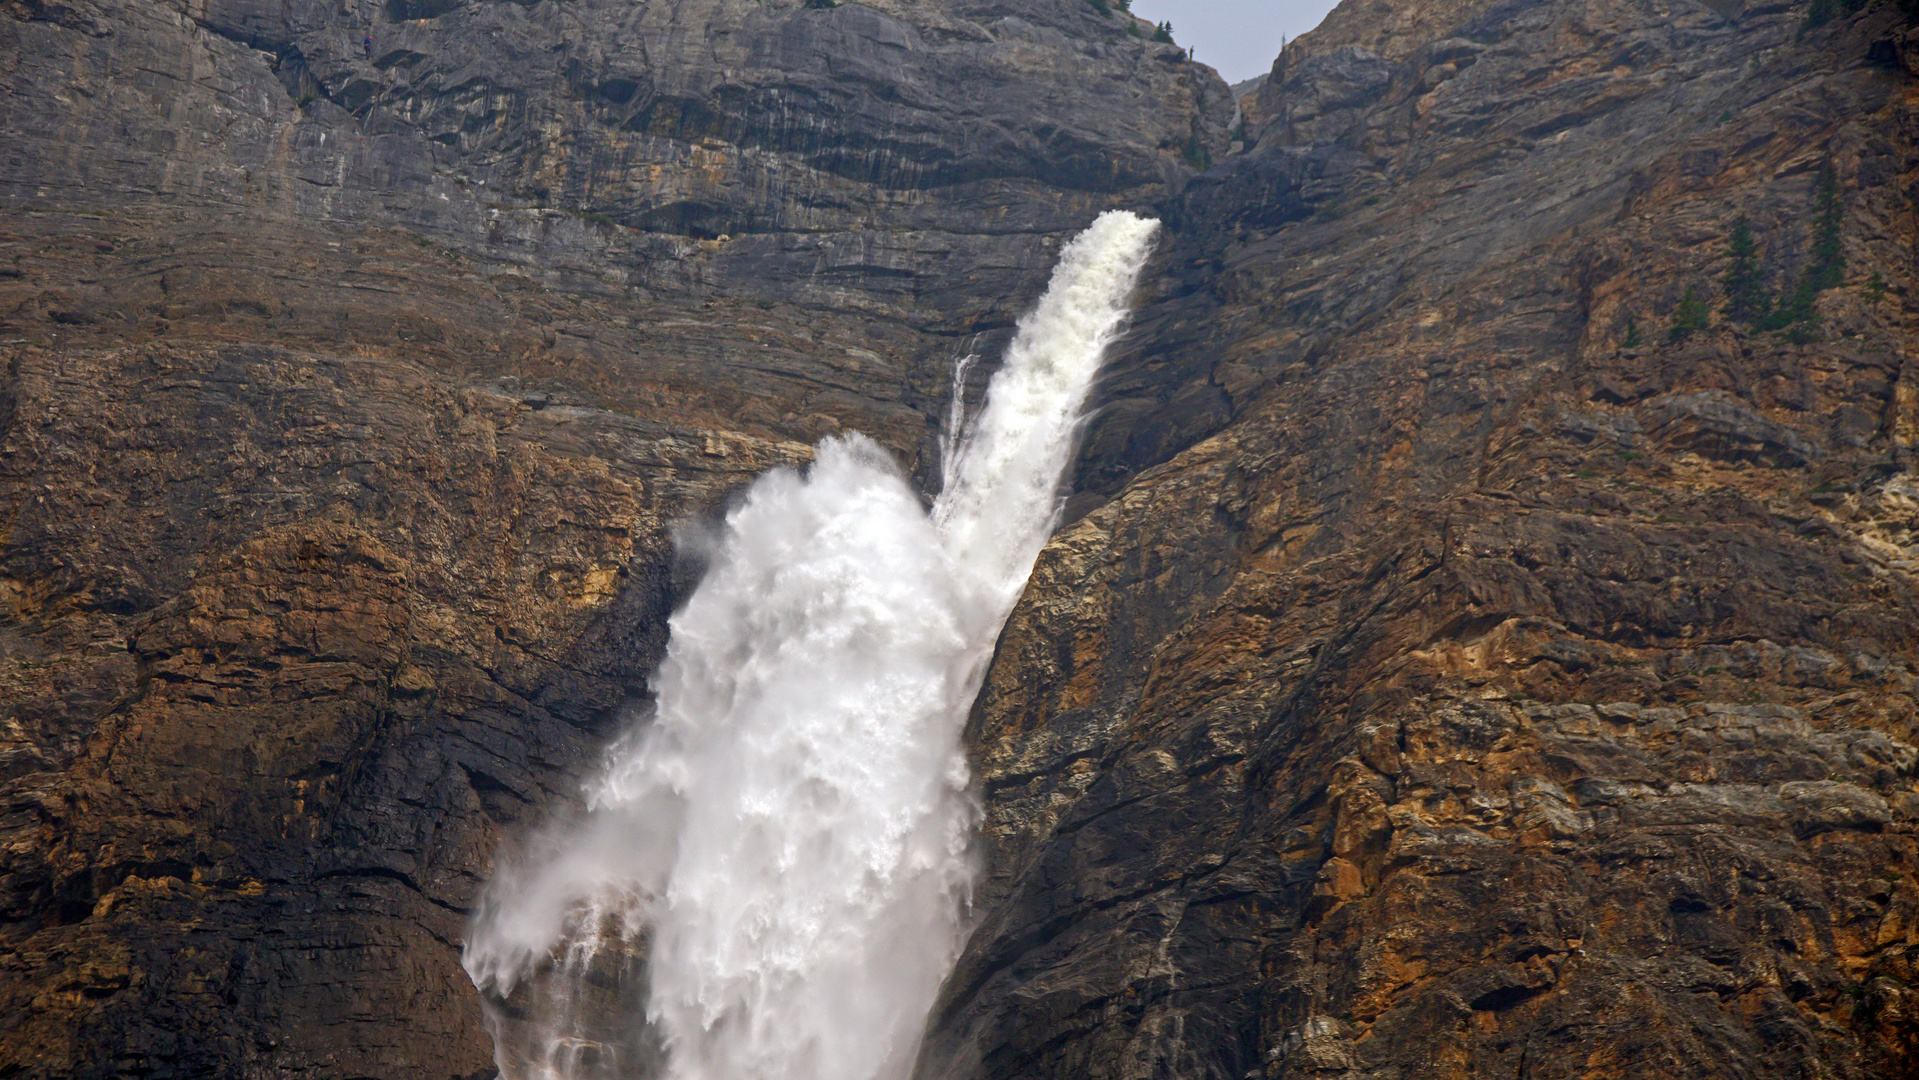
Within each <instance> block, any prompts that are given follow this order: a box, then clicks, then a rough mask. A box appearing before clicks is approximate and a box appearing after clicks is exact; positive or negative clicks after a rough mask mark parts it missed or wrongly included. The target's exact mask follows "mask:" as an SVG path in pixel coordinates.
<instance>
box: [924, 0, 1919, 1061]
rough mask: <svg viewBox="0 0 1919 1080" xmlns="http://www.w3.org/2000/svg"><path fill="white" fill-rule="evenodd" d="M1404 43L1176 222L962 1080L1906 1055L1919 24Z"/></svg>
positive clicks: (1549, 17)
mask: <svg viewBox="0 0 1919 1080" xmlns="http://www.w3.org/2000/svg"><path fill="white" fill-rule="evenodd" d="M1395 12H1396V13H1397V14H1395V16H1394V18H1393V19H1390V20H1386V21H1381V20H1379V19H1376V18H1374V17H1373V15H1372V14H1371V13H1370V11H1369V9H1367V8H1364V7H1354V6H1342V8H1341V9H1340V10H1339V11H1338V12H1336V13H1335V15H1334V16H1333V17H1330V18H1329V19H1328V20H1327V22H1326V24H1325V26H1324V27H1322V29H1321V30H1319V31H1316V32H1315V33H1314V34H1312V35H1307V36H1306V37H1305V38H1303V39H1302V40H1301V41H1300V42H1299V43H1298V44H1297V45H1296V46H1295V48H1294V49H1289V51H1288V53H1287V55H1286V56H1285V57H1283V58H1282V59H1281V61H1280V63H1278V64H1276V65H1275V69H1274V72H1273V74H1272V76H1271V78H1270V79H1269V81H1268V82H1267V84H1266V85H1265V86H1264V87H1263V88H1262V89H1261V90H1260V91H1259V93H1260V95H1261V97H1260V102H1261V104H1262V106H1263V109H1262V111H1263V112H1264V114H1265V115H1266V116H1267V117H1268V118H1269V119H1268V120H1267V123H1266V126H1265V127H1264V128H1263V129H1262V130H1259V131H1257V132H1255V133H1252V140H1253V146H1252V149H1251V150H1250V151H1249V152H1248V153H1247V154H1245V155H1244V156H1241V157H1235V158H1233V159H1231V160H1229V161H1227V162H1226V163H1224V164H1222V165H1221V166H1220V167H1217V168H1215V169H1214V170H1213V171H1211V172H1209V173H1208V174H1207V175H1205V176H1203V177H1201V178H1200V179H1199V181H1198V182H1196V183H1195V184H1193V185H1191V186H1189V187H1188V188H1187V189H1186V191H1185V192H1184V193H1183V194H1182V195H1180V196H1179V197H1178V198H1176V199H1174V200H1173V201H1172V202H1171V203H1169V204H1168V208H1167V209H1168V216H1169V220H1170V221H1171V222H1172V223H1173V225H1174V228H1175V229H1176V231H1177V234H1178V236H1179V243H1178V246H1176V247H1175V248H1173V249H1172V250H1170V251H1169V252H1168V253H1167V260H1166V271H1165V273H1164V274H1163V275H1162V278H1161V280H1162V281H1164V282H1166V284H1165V286H1164V287H1163V288H1162V291H1161V294H1160V295H1159V296H1158V297H1156V298H1155V300H1154V301H1153V302H1152V303H1151V304H1149V306H1148V307H1147V309H1146V311H1145V313H1144V314H1143V316H1142V318H1141V320H1140V333H1139V335H1138V336H1137V337H1136V338H1135V339H1134V343H1135V351H1134V352H1133V353H1132V355H1131V357H1130V358H1129V359H1127V360H1124V361H1122V370H1123V371H1124V372H1125V374H1123V375H1122V376H1121V377H1120V378H1119V379H1118V380H1116V384H1115V387H1114V394H1115V400H1114V403H1113V405H1112V410H1111V412H1110V413H1109V416H1111V417H1112V418H1111V419H1106V420H1102V421H1099V422H1096V423H1095V425H1094V428H1093V430H1092V433H1091V437H1090V439H1089V443H1088V447H1087V453H1086V461H1085V463H1084V464H1085V468H1083V470H1082V471H1081V473H1080V478H1079V483H1080V485H1081V490H1080V493H1079V495H1078V496H1077V497H1076V504H1075V505H1076V506H1079V507H1084V508H1086V509H1085V513H1084V516H1083V517H1081V518H1079V520H1077V521H1076V522H1075V523H1073V524H1072V525H1071V526H1070V527H1068V528H1067V529H1066V530H1065V531H1063V532H1062V534H1061V535H1060V536H1059V537H1058V538H1057V540H1056V541H1055V543H1054V544H1053V546H1052V547H1051V548H1050V549H1049V550H1048V554H1047V557H1046V558H1045V559H1044V560H1043V561H1042V564H1041V566H1040V568H1039V570H1038V571H1037V573H1036V576H1035V579H1034V582H1033V584H1032V586H1031V587H1030V588H1029V590H1028V594H1027V597H1026V601H1025V602H1024V603H1023V604H1022V606H1021V608H1020V610H1019V612H1018V613H1016V615H1015V618H1014V622H1013V624H1012V626H1011V627H1010V628H1009V629H1008V631H1007V633H1006V634H1005V636H1004V638H1003V640H1002V645H1001V650H1000V653H999V656H998V658H997V660H996V664H995V667H994V669H993V672H992V675H991V679H990V682H989V685H988V689H987V693H986V695H985V697H984V699H983V702H982V705H981V707H980V709H979V710H978V712H977V714H976V717H975V722H974V727H973V738H974V740H975V745H976V746H977V748H978V760H979V762H980V769H981V773H982V783H983V786H984V790H985V792H986V793H987V806H988V820H989V826H988V836H989V840H988V844H987V847H988V854H987V859H986V862H987V865H988V867H989V868H990V872H989V877H988V880H987V882H986V886H985V889H984V895H983V896H982V898H981V909H982V912H983V921H982V925H981V929H980V930H979V932H978V933H977V934H976V936H975V937H974V939H973V943H972V947H971V948H970V949H969V952H968V955H967V956H966V957H965V958H964V959H963V960H962V962H961V966H960V969H959V971H958V973H957V974H956V976H955V978H954V981H953V983H952V985H951V987H950V988H949V999H948V1005H947V1008H946V1010H945V1011H944V1012H943V1013H942V1014H941V1016H940V1017H939V1020H938V1022H937V1023H936V1026H935V1032H936V1034H935V1040H934V1042H933V1044H932V1046H931V1048H930V1050H929V1070H928V1071H929V1074H932V1075H943V1076H961V1075H978V1076H1069V1075H1070V1076H1098V1077H1133V1076H1183V1077H1198V1076H1213V1077H1222V1078H1224V1077H1244V1076H1265V1077H1288V1078H1292V1077H1308V1076H1311V1077H1333V1076H1337V1077H1367V1078H1385V1077H1495V1076H1498V1077H1507V1076H1520V1077H1640V1076H1643V1077H1654V1076H1676V1075H1706V1076H1752V1077H1787V1076H1804V1075H1823V1076H1847V1077H1867V1076H1883V1077H1892V1076H1904V1075H1908V1074H1909V1073H1910V1072H1911V1071H1912V1070H1913V1068H1914V1067H1915V1066H1914V1061H1915V1058H1914V1052H1915V1046H1914V1041H1913V1040H1914V1036H1915V1031H1916V1030H1919V1029H1915V1026H1914V1016H1915V1008H1919V1000H1915V999H1914V997H1913V996H1912V995H1913V991H1912V990H1911V989H1910V986H1911V983H1912V981H1913V979H1914V978H1915V971H1914V969H1913V961H1914V955H1915V954H1914V952H1913V947H1914V945H1915V944H1919V938H1914V937H1913V936H1912V935H1913V931H1912V929H1911V927H1912V925H1913V915H1912V913H1913V911H1914V910H1915V904H1919V880H1916V879H1915V876H1914V875H1915V871H1916V870H1919V866H1916V865H1915V848H1914V843H1915V837H1914V814H1915V811H1919V802H1915V787H1914V783H1913V761H1914V753H1915V751H1914V741H1915V738H1916V737H1919V732H1915V730H1914V716H1915V714H1914V703H1913V696H1912V695H1913V691H1914V682H1913V676H1914V669H1913V664H1914V659H1915V654H1914V646H1915V640H1916V639H1915V632H1914V631H1915V626H1916V625H1919V624H1915V622H1914V617H1915V614H1916V613H1919V609H1915V604H1914V601H1915V596H1914V592H1913V588H1912V584H1913V579H1912V576H1911V574H1912V568H1913V565H1914V564H1913V562H1912V559H1913V553H1914V549H1913V546H1912V545H1913V538H1914V533H1913V529H1914V526H1915V523H1916V521H1915V517H1914V513H1915V511H1919V502H1916V501H1915V487H1914V484H1913V481H1912V479H1911V473H1910V469H1911V462H1912V453H1913V449H1914V443H1913V441H1912V440H1913V437H1914V435H1913V427H1912V418H1911V415H1910V414H1911V409H1912V400H1913V398H1912V393H1911V390H1912V378H1913V374H1912V371H1911V365H1912V362H1913V360H1912V355H1913V350H1914V348H1915V344H1916V343H1915V340H1914V338H1913V327H1914V326H1915V325H1919V322H1916V321H1915V312H1919V308H1915V306H1914V304H1915V300H1914V299H1913V293H1912V288H1913V285H1912V281H1913V279H1912V267H1913V262H1912V252H1913V251H1914V250H1915V249H1914V246H1913V244H1914V235H1915V234H1914V231H1913V217H1912V214H1913V209H1912V208H1913V206H1914V194H1915V186H1914V180H1915V171H1914V168H1915V157H1914V153H1913V135H1914V132H1915V124H1914V120H1915V117H1914V113H1913V106H1914V103H1915V101H1916V100H1919V99H1916V98H1915V95H1914V81H1913V72H1914V69H1913V68H1912V67H1911V66H1908V64H1907V63H1906V62H1904V61H1903V60H1902V59H1901V58H1902V57H1904V56H1908V55H1909V52H1908V51H1907V49H1908V46H1906V44H1905V42H1906V41H1908V40H1909V38H1908V36H1907V35H1908V34H1909V31H1908V30H1906V29H1905V28H1904V17H1903V16H1902V15H1900V14H1899V13H1897V12H1895V11H1893V10H1890V9H1876V8H1875V9H1868V10H1866V11H1864V12H1861V13H1858V14H1853V15H1844V14H1842V15H1840V16H1839V17H1836V18H1833V19H1830V20H1828V21H1825V22H1823V23H1821V22H1817V21H1816V20H1814V19H1809V18H1808V12H1807V10H1806V9H1805V8H1803V7H1796V6H1793V7H1789V6H1784V5H1774V6H1768V5H1748V6H1745V7H1739V6H1733V7H1727V6H1725V5H1718V6H1703V5H1681V6H1679V7H1676V8H1675V7H1671V6H1665V5H1653V4H1639V3H1611V2H1608V3H1581V2H1574V3H1550V4H1505V5H1495V6H1486V5H1477V6H1466V7H1462V8H1459V9H1458V10H1454V9H1452V8H1446V7H1444V6H1443V5H1442V6H1434V7H1430V8H1429V7H1413V8H1404V9H1401V8H1395ZM1827 170H1830V174H1829V175H1830V176H1832V177H1833V178H1834V180H1836V187H1837V190H1838V191H1839V192H1840V194H1839V201H1840V202H1841V203H1842V204H1843V211H1842V213H1840V214H1839V220H1840V222H1841V224H1840V226H1839V228H1838V229H1837V234H1838V236H1839V237H1840V247H1841V248H1842V249H1843V250H1842V254H1843V262H1844V271H1843V274H1842V275H1841V278H1840V281H1838V282H1837V283H1836V285H1837V287H1833V288H1829V289H1825V290H1824V291H1820V292H1819V293H1818V299H1817V304H1816V318H1813V319H1801V320H1799V321H1797V322H1791V323H1790V324H1789V325H1780V326H1779V328H1778V329H1773V330H1769V329H1765V328H1764V324H1762V325H1761V326H1759V327H1755V326H1752V325H1748V324H1746V323H1742V322H1740V321H1738V320H1736V319H1734V318H1732V317H1730V316H1728V315H1726V314H1724V313H1723V311H1722V310H1721V309H1722V307H1723V305H1724V298H1725V290H1724V286H1723V281H1724V280H1725V278H1726V276H1727V273H1728V271H1729V269H1731V267H1732V263H1733V260H1732V257H1731V254H1730V253H1731V249H1732V246H1733V241H1732V233H1733V231H1734V223H1735V221H1736V219H1738V218H1740V217H1742V216H1743V217H1745V218H1747V219H1748V220H1749V221H1750V223H1751V225H1750V228H1751V231H1752V232H1753V234H1754V236H1755V237H1757V238H1758V239H1757V246H1758V248H1759V254H1758V255H1757V256H1756V257H1755V261H1756V263H1757V264H1758V265H1757V271H1756V273H1757V274H1758V275H1759V276H1760V277H1761V278H1763V279H1764V281H1765V282H1766V287H1767V288H1769V289H1772V290H1774V291H1775V293H1776V294H1777V295H1778V296H1779V298H1780V299H1779V302H1780V303H1782V304H1783V303H1785V293H1786V292H1787V291H1789V290H1791V289H1792V288H1793V287H1794V284H1793V283H1794V282H1795V281H1798V280H1803V279H1804V277H1805V275H1806V272H1807V268H1808V267H1809V266H1812V265H1813V264H1815V262H1817V261H1818V260H1819V259H1820V255H1819V252H1818V250H1817V249H1818V245H1819V243H1820V236H1821V233H1820V222H1821V221H1822V220H1825V219H1823V218H1822V217H1821V211H1820V209H1819V208H1820V205H1821V204H1820V188H1821V186H1822V180H1821V178H1822V176H1825V175H1828V173H1827ZM1895 281H1896V282H1897V283H1898V284H1896V285H1893V284H1890V283H1892V282H1895ZM1688 290H1690V291H1691V297H1692V300H1693V301H1694V305H1693V308H1694V311H1695V312H1696V314H1697V317H1696V318H1694V317H1688V316H1687V314H1686V313H1685V312H1684V311H1682V308H1681V305H1682V303H1683V302H1685V301H1687V298H1688ZM1702 298H1703V300H1704V301H1705V302H1704V303H1698V301H1700V300H1701V299H1702ZM1169 357H1181V358H1184V359H1185V361H1186V363H1185V364H1184V365H1179V364H1173V363H1169V362H1168V358H1169ZM1141 466H1150V467H1147V468H1145V471H1143V472H1138V471H1136V470H1138V469H1139V468H1140V467H1141Z"/></svg>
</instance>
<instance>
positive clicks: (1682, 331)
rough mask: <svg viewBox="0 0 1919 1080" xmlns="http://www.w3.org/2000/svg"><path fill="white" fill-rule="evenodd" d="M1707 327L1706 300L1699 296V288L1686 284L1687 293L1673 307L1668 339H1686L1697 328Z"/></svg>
mask: <svg viewBox="0 0 1919 1080" xmlns="http://www.w3.org/2000/svg"><path fill="white" fill-rule="evenodd" d="M1705 328H1706V302H1705V301H1704V300H1701V299H1700V298H1699V292H1698V290H1696V289H1694V288H1693V287H1692V286H1691V285H1688V286H1686V295H1684V296H1682V297H1680V298H1679V306H1678V307H1676V308H1674V309H1673V313H1672V329H1670V330H1668V331H1666V340H1667V341H1684V340H1686V339H1687V338H1688V337H1690V336H1692V333H1693V331H1695V330H1704V329H1705Z"/></svg>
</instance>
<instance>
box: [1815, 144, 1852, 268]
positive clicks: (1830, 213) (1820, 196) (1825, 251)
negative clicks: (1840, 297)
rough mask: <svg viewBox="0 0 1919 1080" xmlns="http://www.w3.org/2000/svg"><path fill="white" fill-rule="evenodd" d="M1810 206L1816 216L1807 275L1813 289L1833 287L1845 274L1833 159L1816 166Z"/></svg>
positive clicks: (1836, 181) (1836, 174)
mask: <svg viewBox="0 0 1919 1080" xmlns="http://www.w3.org/2000/svg"><path fill="white" fill-rule="evenodd" d="M1813 210H1814V213H1815V214H1817V215H1818V216H1817V219H1816V220H1815V221H1814V222H1813V226H1812V265H1811V266H1809V267H1807V268H1806V276H1807V277H1808V278H1809V279H1811V281H1812V288H1813V291H1814V292H1819V291H1822V290H1825V289H1836V288H1838V287H1839V281H1840V279H1841V278H1842V277H1844V276H1845V272H1846V255H1845V250H1844V247H1843V245H1842V243H1841V237H1840V235H1839V224H1840V219H1841V217H1842V210H1841V208H1840V206H1839V174H1838V173H1837V172H1835V171H1833V167H1832V162H1830V161H1828V162H1827V163H1826V167H1825V168H1823V169H1821V170H1819V186H1818V187H1817V188H1816V189H1814V195H1813Z"/></svg>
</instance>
